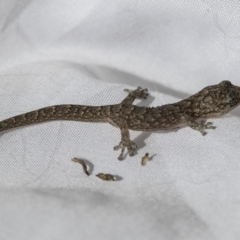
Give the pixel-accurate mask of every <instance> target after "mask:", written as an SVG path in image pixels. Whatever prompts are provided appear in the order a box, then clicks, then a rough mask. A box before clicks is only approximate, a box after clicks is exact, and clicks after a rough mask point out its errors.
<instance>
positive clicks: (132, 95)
mask: <svg viewBox="0 0 240 240" xmlns="http://www.w3.org/2000/svg"><path fill="white" fill-rule="evenodd" d="M124 91H125V92H127V93H128V96H127V97H126V98H124V99H123V100H122V102H121V103H122V104H132V103H133V101H134V100H135V99H136V98H138V99H146V98H147V96H148V90H147V88H144V89H143V88H141V87H138V88H137V89H135V90H129V89H124Z"/></svg>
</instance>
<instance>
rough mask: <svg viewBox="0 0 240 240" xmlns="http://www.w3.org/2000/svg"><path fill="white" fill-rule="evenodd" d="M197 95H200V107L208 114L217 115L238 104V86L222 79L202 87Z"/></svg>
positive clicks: (239, 93)
mask: <svg viewBox="0 0 240 240" xmlns="http://www.w3.org/2000/svg"><path fill="white" fill-rule="evenodd" d="M199 96H200V97H202V98H201V104H200V105H201V106H200V108H202V109H205V111H206V112H207V113H208V114H207V115H209V116H219V115H222V114H225V113H228V112H229V111H231V110H232V109H233V108H235V107H237V106H238V105H239V104H240V87H238V86H235V85H233V84H232V83H231V82H230V81H228V80H224V81H222V82H220V83H219V84H216V85H212V86H208V87H206V88H204V89H203V90H202V91H200V92H199Z"/></svg>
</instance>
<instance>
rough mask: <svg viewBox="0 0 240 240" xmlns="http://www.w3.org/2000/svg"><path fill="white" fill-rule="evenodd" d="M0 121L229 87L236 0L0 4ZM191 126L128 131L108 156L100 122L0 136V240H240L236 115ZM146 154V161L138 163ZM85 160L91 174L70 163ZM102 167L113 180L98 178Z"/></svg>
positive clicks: (235, 72)
mask: <svg viewBox="0 0 240 240" xmlns="http://www.w3.org/2000/svg"><path fill="white" fill-rule="evenodd" d="M0 6H1V7H0V29H1V35H0V36H1V37H0V102H1V115H0V118H1V120H2V119H5V118H8V117H11V116H14V115H17V114H21V113H24V112H27V111H31V110H35V109H38V108H41V107H45V106H50V105H55V104H68V103H69V104H84V105H106V104H113V103H119V102H120V101H121V100H122V99H123V98H124V97H125V96H126V93H125V92H124V91H123V89H125V88H129V89H134V88H136V87H137V86H142V87H147V88H148V89H149V92H150V94H151V95H150V97H149V98H148V99H147V100H144V101H136V104H139V105H146V106H157V105H162V104H166V103H171V102H175V101H178V100H180V99H183V98H186V97H188V96H190V95H192V94H194V93H195V92H197V91H199V90H201V89H202V88H203V87H205V86H207V85H212V84H217V83H219V82H220V81H222V80H224V79H229V80H231V81H232V83H233V84H235V85H240V78H239V76H240V68H239V66H240V57H239V56H240V41H239V36H240V35H239V29H240V26H239V24H240V13H239V9H240V3H239V1H227V0H225V1H224V0H222V1H218V0H216V1H190V0H183V1H168V0H166V1H165V0H161V1H135V0H133V1H120V0H112V1H109V0H104V1H103V0H90V1H89V0H81V1H79V0H68V1H65V0H58V1H51V0H50V1H37V0H32V1H29V0H21V1H17V0H8V1H1V2H0ZM213 122H214V125H215V126H217V129H216V130H209V131H208V134H207V135H206V136H205V137H203V136H201V134H200V133H198V132H196V131H193V130H192V129H190V128H187V127H185V128H182V129H180V130H178V131H175V130H173V131H161V132H157V133H146V132H143V133H142V132H133V131H131V139H133V140H134V141H135V142H136V143H137V145H138V147H139V148H138V153H137V155H136V156H134V157H131V158H130V157H127V158H126V159H125V160H124V161H121V162H120V161H118V160H117V157H118V155H119V152H116V151H113V147H114V146H115V145H117V144H118V142H119V141H120V131H119V129H117V128H114V127H113V126H111V125H109V124H106V123H86V122H85V123H82V122H66V121H59V122H57V121H56V122H49V123H43V124H38V125H32V126H28V127H25V128H20V129H15V130H12V131H8V132H5V133H1V143H0V176H1V177H0V179H1V180H0V239H7V240H9V239H19V240H20V239H24V240H26V239H49V240H53V239H58V240H61V239H85V240H88V239H115V240H116V239H119V240H120V239H163V240H165V239H166V240H168V239H184V240H185V239H189V240H190V239H196V240H197V239H204V240H207V239H220V240H225V239H230V240H231V239H239V237H240V228H239V221H240V188H239V181H240V163H239V155H240V150H239V149H240V142H239V135H240V110H239V109H236V110H234V111H232V112H231V113H230V114H228V115H226V116H225V117H223V118H220V119H214V120H213ZM146 152H149V153H150V156H152V155H153V158H152V161H150V162H148V163H147V165H146V166H144V167H142V166H141V164H140V162H141V157H142V156H143V155H144V154H145V153H146ZM73 157H79V158H83V159H86V160H88V161H89V163H90V172H91V175H90V177H88V176H86V175H85V174H84V173H83V172H82V167H81V165H79V164H77V163H74V162H72V161H71V159H72V158H73ZM99 172H104V173H111V174H116V175H119V176H120V177H121V178H122V180H121V181H117V182H104V181H101V180H100V179H98V178H97V177H95V174H97V173H99Z"/></svg>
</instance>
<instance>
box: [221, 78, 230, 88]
mask: <svg viewBox="0 0 240 240" xmlns="http://www.w3.org/2000/svg"><path fill="white" fill-rule="evenodd" d="M219 85H221V86H223V87H225V88H228V87H231V86H232V83H231V82H230V81H228V80H224V81H221V82H220V83H219Z"/></svg>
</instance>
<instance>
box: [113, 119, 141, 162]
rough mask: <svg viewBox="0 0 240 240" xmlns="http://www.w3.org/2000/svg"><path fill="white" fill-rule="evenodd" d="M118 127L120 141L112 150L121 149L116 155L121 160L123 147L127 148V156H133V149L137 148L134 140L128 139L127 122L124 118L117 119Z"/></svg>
mask: <svg viewBox="0 0 240 240" xmlns="http://www.w3.org/2000/svg"><path fill="white" fill-rule="evenodd" d="M119 127H120V130H121V141H120V143H119V144H118V145H117V146H115V147H114V148H113V149H114V150H119V149H121V153H120V155H119V157H118V160H123V159H124V152H125V149H126V148H127V154H128V155H129V156H133V155H134V152H135V150H136V149H137V145H136V143H135V142H133V141H131V139H130V134H129V130H128V128H127V122H126V121H125V120H121V121H119Z"/></svg>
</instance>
